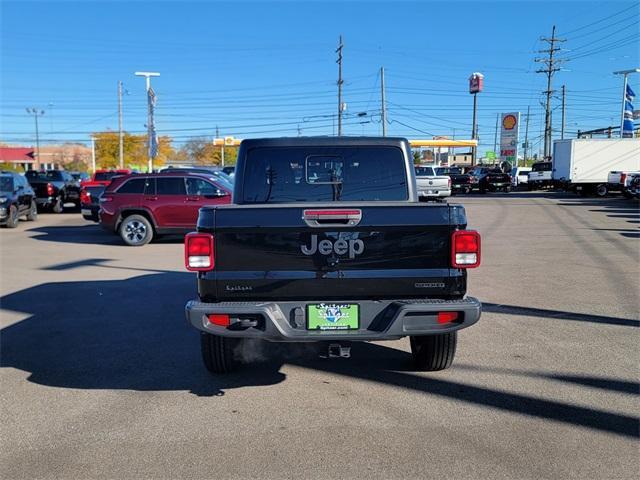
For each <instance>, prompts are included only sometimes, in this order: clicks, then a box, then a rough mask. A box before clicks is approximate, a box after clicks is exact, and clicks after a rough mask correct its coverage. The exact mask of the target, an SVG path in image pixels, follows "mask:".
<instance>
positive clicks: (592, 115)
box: [0, 1, 640, 152]
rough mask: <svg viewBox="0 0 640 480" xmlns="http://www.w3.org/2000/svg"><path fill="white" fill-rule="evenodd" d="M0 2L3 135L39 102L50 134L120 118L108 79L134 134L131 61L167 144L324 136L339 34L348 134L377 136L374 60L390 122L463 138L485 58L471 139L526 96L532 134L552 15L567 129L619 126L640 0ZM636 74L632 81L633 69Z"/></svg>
mask: <svg viewBox="0 0 640 480" xmlns="http://www.w3.org/2000/svg"><path fill="white" fill-rule="evenodd" d="M0 15H1V27H2V28H1V43H2V46H1V52H0V53H1V56H0V61H1V65H0V66H1V72H2V73H1V84H0V95H1V98H0V108H1V112H0V121H1V124H0V141H5V142H10V143H23V144H27V145H29V144H32V143H33V142H34V132H33V130H34V128H33V118H30V117H29V116H27V114H26V112H25V110H24V109H25V107H27V106H37V107H39V108H42V109H44V110H46V113H45V116H44V117H43V118H42V120H41V137H42V140H43V141H44V142H45V143H47V142H60V141H79V142H87V141H88V139H89V135H90V133H91V132H92V131H96V130H102V129H106V128H111V129H116V128H117V115H116V112H117V103H116V102H117V97H116V87H117V81H118V80H122V81H123V82H124V85H125V88H126V90H127V91H128V95H125V97H124V127H125V129H126V130H127V131H131V132H138V131H139V132H142V131H144V123H145V121H146V118H145V100H146V97H145V94H144V80H143V79H142V78H138V77H135V76H134V74H133V72H134V71H136V70H152V71H158V72H160V73H161V76H160V77H159V78H156V79H154V80H153V85H154V88H155V90H156V92H157V94H158V105H157V117H156V126H157V129H158V132H159V133H160V134H169V135H172V136H173V137H174V138H175V140H176V142H177V143H180V142H183V141H185V140H186V139H188V138H190V137H194V136H212V135H215V129H216V126H217V127H218V128H219V130H220V135H234V136H236V137H240V138H245V137H251V136H253V137H255V136H281V135H297V134H298V133H299V132H300V133H301V134H302V135H316V134H320V135H327V134H332V132H333V131H334V126H333V125H334V123H335V122H334V118H333V117H332V116H333V115H334V114H335V111H336V109H337V106H336V105H337V99H336V86H335V82H336V77H337V65H336V63H335V58H336V54H335V52H334V50H335V48H336V44H337V40H338V35H340V34H342V35H343V38H344V44H345V47H344V70H343V71H344V80H345V85H344V99H345V101H346V103H347V105H348V111H347V118H346V119H345V128H344V131H345V133H346V134H351V135H356V134H363V133H364V134H379V133H380V131H381V126H380V115H379V112H380V102H379V89H380V79H379V75H378V70H379V67H380V66H384V67H385V70H386V75H385V81H386V87H387V92H386V93H387V100H388V109H389V114H388V118H389V121H390V124H389V125H388V134H389V135H403V136H408V137H411V138H425V137H427V138H429V137H430V136H431V135H455V136H456V138H469V137H470V134H471V106H472V97H471V96H470V95H469V94H468V93H467V78H468V76H469V74H470V73H471V72H474V71H480V72H482V73H484V75H485V91H484V92H483V93H482V94H480V96H479V98H478V104H479V133H480V139H481V148H480V151H481V152H483V151H484V150H487V149H493V141H494V128H495V121H496V120H495V119H496V114H497V113H499V112H509V111H521V112H523V113H524V112H526V109H527V106H528V105H529V106H530V107H531V117H530V119H531V121H530V127H529V130H530V137H531V138H532V139H533V143H534V146H535V147H537V144H538V143H539V138H540V135H541V130H542V123H543V116H542V107H541V105H540V100H542V94H541V91H542V90H544V88H545V78H544V76H543V75H541V74H536V73H535V70H536V68H538V67H539V66H540V65H539V64H536V63H534V61H533V60H534V57H536V56H537V55H536V54H535V51H536V50H539V49H542V48H544V47H545V44H544V43H543V42H541V41H540V37H541V36H543V35H544V36H549V35H550V34H551V27H552V25H553V24H555V25H556V26H557V31H558V36H559V37H561V38H566V39H567V41H566V42H564V43H563V44H562V46H563V48H564V49H565V51H563V52H561V55H560V56H561V57H563V58H565V59H567V60H568V61H567V62H566V63H564V64H563V65H562V66H563V67H564V68H565V70H563V71H561V72H558V73H557V74H556V76H555V78H554V88H556V89H558V90H559V89H560V86H561V85H562V84H565V85H566V88H567V121H566V125H567V131H568V132H569V133H570V134H571V133H574V132H575V131H576V130H578V129H581V130H586V129H590V128H598V127H605V126H608V125H617V124H618V123H619V115H620V95H621V79H620V78H619V77H616V76H614V75H612V72H613V71H615V70H620V69H626V68H632V67H637V66H640V61H639V58H638V42H639V40H640V35H639V34H638V32H639V29H638V19H639V15H640V13H639V11H638V2H623V1H605V2H584V1H579V2H574V1H568V2H543V1H537V2H515V1H514V2H506V1H500V2H485V1H476V2H458V1H448V2H427V1H425V2H355V1H354V2H340V3H332V2H319V1H318V2H267V1H262V2H239V1H236V2H189V1H183V2H168V1H155V2H143V1H138V2H131V1H129V2H125V1H110V2H97V1H85V2H61V3H59V2H53V1H47V2H31V1H22V2H6V1H3V2H2V3H1V12H0ZM630 80H631V85H632V87H633V88H634V89H635V90H636V91H637V92H638V93H640V75H635V76H632V77H630ZM636 102H637V103H638V104H640V99H639V100H637V101H636ZM559 105H560V101H559V99H558V100H554V107H559ZM360 112H366V113H367V115H365V116H363V117H358V116H357V114H358V113H360ZM554 129H556V130H558V132H559V129H560V109H559V108H556V110H554ZM535 147H534V148H535Z"/></svg>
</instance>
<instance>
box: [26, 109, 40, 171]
mask: <svg viewBox="0 0 640 480" xmlns="http://www.w3.org/2000/svg"><path fill="white" fill-rule="evenodd" d="M26 110H27V113H28V114H29V115H33V118H34V119H35V121H36V170H40V133H39V131H38V117H41V116H42V115H44V110H40V111H38V109H37V108H27V109H26Z"/></svg>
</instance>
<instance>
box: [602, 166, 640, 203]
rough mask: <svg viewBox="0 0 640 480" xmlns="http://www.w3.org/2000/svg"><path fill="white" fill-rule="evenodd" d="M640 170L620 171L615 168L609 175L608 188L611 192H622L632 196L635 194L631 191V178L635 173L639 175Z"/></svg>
mask: <svg viewBox="0 0 640 480" xmlns="http://www.w3.org/2000/svg"><path fill="white" fill-rule="evenodd" d="M639 174H640V172H639V171H634V172H632V171H618V170H613V171H611V172H609V175H607V188H608V189H609V191H610V192H620V193H622V195H624V196H625V197H626V198H632V197H633V194H632V193H631V192H630V190H629V188H630V187H631V180H632V179H633V176H634V175H639Z"/></svg>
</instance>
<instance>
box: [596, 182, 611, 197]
mask: <svg viewBox="0 0 640 480" xmlns="http://www.w3.org/2000/svg"><path fill="white" fill-rule="evenodd" d="M608 193H609V189H608V188H607V186H606V185H605V184H604V183H601V184H600V185H598V186H597V187H596V195H597V196H599V197H606V196H607V194H608Z"/></svg>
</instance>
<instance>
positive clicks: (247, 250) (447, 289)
mask: <svg viewBox="0 0 640 480" xmlns="http://www.w3.org/2000/svg"><path fill="white" fill-rule="evenodd" d="M317 212H323V215H326V214H327V212H329V213H331V212H338V213H339V214H338V215H337V216H336V217H337V218H333V219H332V218H331V216H329V217H328V218H325V217H324V216H322V215H321V216H319V217H318V220H313V219H314V218H316V216H315V213H317ZM340 212H342V214H340ZM345 212H348V213H349V214H350V215H344V214H345ZM356 214H357V215H356ZM342 217H344V219H343V218H342ZM347 217H349V218H348V219H346V218H347ZM356 218H358V220H355V219H356ZM350 222H353V224H351V223H350ZM211 225H214V227H213V228H211V227H210V226H211ZM206 226H209V227H206ZM465 226H466V217H465V213H464V208H463V207H462V206H459V205H448V204H436V205H425V204H418V203H415V204H414V203H405V204H398V203H385V202H371V203H369V204H363V203H361V204H350V205H346V204H342V203H341V204H340V205H339V206H336V203H328V204H318V203H314V204H306V205H304V204H295V205H293V204H279V205H274V204H270V205H255V206H245V205H229V206H222V207H205V208H202V209H201V210H200V217H199V220H198V231H201V232H210V233H213V234H214V243H215V244H214V250H215V268H214V270H213V271H212V272H208V273H203V274H201V275H200V278H199V282H198V283H199V290H200V297H201V298H203V299H206V300H208V301H223V300H229V301H231V300H236V301H237V300H242V299H246V300H253V299H259V300H261V301H262V300H264V301H268V300H279V301H284V300H288V299H327V300H329V299H349V298H369V299H371V298H373V299H375V298H378V297H379V298H381V297H384V298H416V297H426V296H429V297H437V296H449V295H453V296H455V295H459V294H462V293H463V292H464V291H465V288H466V285H465V282H466V277H465V274H464V272H463V271H461V270H457V269H451V268H450V256H451V253H450V237H451V233H452V231H453V230H455V229H456V228H457V227H459V228H464V227H465Z"/></svg>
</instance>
